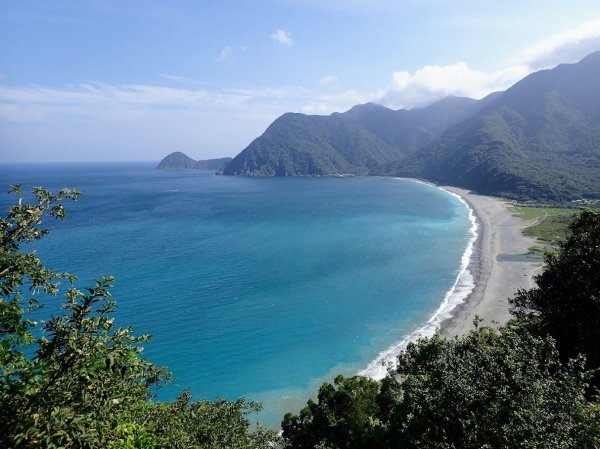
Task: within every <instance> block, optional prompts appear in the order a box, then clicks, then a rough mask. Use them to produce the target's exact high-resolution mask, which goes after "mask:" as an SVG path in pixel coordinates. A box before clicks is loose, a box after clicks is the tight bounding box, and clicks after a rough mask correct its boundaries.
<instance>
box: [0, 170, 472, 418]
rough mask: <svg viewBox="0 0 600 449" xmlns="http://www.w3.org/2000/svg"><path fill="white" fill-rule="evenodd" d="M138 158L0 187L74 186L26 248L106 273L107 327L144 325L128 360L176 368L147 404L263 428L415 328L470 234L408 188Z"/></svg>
mask: <svg viewBox="0 0 600 449" xmlns="http://www.w3.org/2000/svg"><path fill="white" fill-rule="evenodd" d="M154 165H155V164H149V163H127V164H124V163H118V164H117V163H114V164H107V163H97V164H91V163H90V164H30V165H21V164H10V165H8V164H3V165H0V188H2V189H4V191H7V190H8V186H9V184H13V183H22V184H23V186H24V187H26V188H28V189H29V188H30V187H31V186H32V185H41V186H43V187H45V188H50V189H57V188H60V187H64V186H67V187H77V188H78V189H80V190H81V191H82V192H83V193H84V195H83V196H82V197H81V199H80V200H79V201H77V202H76V203H70V204H67V205H66V206H67V208H68V218H67V220H66V221H65V222H57V223H55V222H51V223H49V226H50V227H51V229H52V232H51V233H50V235H49V236H48V237H47V238H45V239H44V240H42V241H41V242H39V243H36V244H35V245H34V246H33V247H34V248H35V249H37V251H38V252H39V254H40V255H41V257H42V260H44V261H45V262H46V264H47V265H49V266H50V267H51V268H53V269H56V270H66V271H71V272H74V273H76V274H77V275H79V277H80V284H79V285H80V286H85V285H89V284H90V283H91V282H92V281H93V279H95V278H97V277H99V276H101V275H102V274H112V275H114V276H115V277H116V286H115V288H114V290H113V294H114V297H115V299H116V300H117V301H118V303H119V310H118V314H117V320H118V321H120V323H121V324H123V325H129V324H131V325H133V326H134V328H135V330H136V331H137V333H139V334H141V333H144V334H146V333H148V334H152V335H153V341H152V343H151V344H149V345H148V346H147V348H146V349H145V351H144V354H145V355H146V357H148V358H149V359H151V360H152V361H154V362H155V363H157V364H161V365H167V366H168V367H169V368H170V369H171V370H172V371H173V373H174V375H175V377H176V381H175V383H174V384H173V385H170V386H168V387H167V388H164V389H161V390H160V391H159V392H158V394H159V397H160V398H162V399H165V400H169V399H173V398H174V397H175V396H176V395H177V394H178V393H179V392H181V390H182V389H183V388H184V387H190V389H191V391H192V393H193V395H194V396H195V397H197V398H201V397H203V398H204V397H206V398H215V397H217V396H222V397H226V398H230V399H233V398H237V397H239V396H244V397H247V398H251V399H255V400H258V401H262V402H263V403H264V406H265V411H264V412H263V413H262V414H261V416H260V417H259V419H260V420H262V421H263V422H265V423H267V424H269V425H276V424H277V423H278V422H279V421H280V419H281V417H282V415H283V413H284V412H285V411H297V409H298V408H299V407H300V406H301V405H302V404H303V403H304V402H305V401H306V399H307V398H308V397H309V396H310V395H311V394H314V393H315V392H316V389H317V387H318V386H319V385H320V383H321V382H322V381H324V380H326V379H331V377H332V376H333V375H334V374H336V373H344V374H354V373H356V372H358V371H360V370H363V369H365V368H366V367H367V366H368V365H369V363H370V362H371V361H373V360H374V359H376V358H377V356H378V354H380V353H381V352H382V351H384V350H385V349H386V348H389V347H390V346H392V345H394V344H396V343H397V342H399V341H400V340H402V339H403V338H404V337H405V336H406V335H407V334H409V333H410V332H412V331H414V330H415V329H416V328H418V327H420V326H422V325H423V324H424V323H426V322H427V320H428V319H429V317H430V316H431V315H432V314H434V313H435V312H436V310H437V309H438V307H439V305H440V303H441V302H442V299H443V298H444V296H445V295H446V293H447V292H448V291H449V290H450V289H451V288H452V286H453V284H454V283H455V281H456V278H457V274H458V272H459V270H460V268H461V258H462V257H463V254H464V252H465V248H466V247H467V245H468V242H469V239H470V237H471V234H470V228H471V222H470V220H469V212H468V209H467V208H466V207H465V205H464V204H462V203H461V202H460V201H459V200H458V199H457V198H456V197H454V196H452V195H450V194H448V193H447V192H444V191H442V190H439V189H437V188H435V187H431V186H427V185H423V184H420V183H416V182H413V181H408V180H398V179H388V178H370V177H346V178H241V177H226V176H216V175H214V174H213V173H211V172H202V171H181V172H163V171H157V170H154V169H153V166H154ZM0 203H1V205H2V208H3V211H5V210H6V207H7V206H8V205H9V204H11V198H10V197H9V196H8V195H2V196H1V198H0ZM53 307H55V305H53V306H50V307H48V308H47V313H50V312H51V311H52V310H56V309H53Z"/></svg>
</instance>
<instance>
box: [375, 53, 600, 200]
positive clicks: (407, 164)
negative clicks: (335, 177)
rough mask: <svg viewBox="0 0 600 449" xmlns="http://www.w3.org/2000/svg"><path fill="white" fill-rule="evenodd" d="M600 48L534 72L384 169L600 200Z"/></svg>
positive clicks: (522, 192)
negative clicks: (573, 62) (565, 62)
mask: <svg viewBox="0 0 600 449" xmlns="http://www.w3.org/2000/svg"><path fill="white" fill-rule="evenodd" d="M599 75H600V52H596V53H593V54H591V55H589V56H588V57H586V58H584V59H583V60H582V61H581V62H579V63H577V64H563V65H559V66H558V67H556V68H554V69H551V70H543V71H540V72H536V73H533V74H531V75H529V76H527V77H525V78H524V79H523V80H521V81H519V82H518V83H516V84H515V85H514V86H513V87H511V88H510V89H508V90H507V91H505V92H503V93H502V94H501V95H498V96H497V97H496V98H494V99H493V100H492V101H491V102H489V104H487V105H485V106H484V107H482V108H481V110H480V111H478V112H477V113H475V114H474V115H473V116H472V117H470V118H469V119H467V120H465V121H463V122H461V123H459V124H457V125H455V126H453V127H451V128H449V129H448V130H447V131H445V132H444V133H443V134H442V135H441V136H440V138H438V139H436V140H435V141H434V142H432V143H431V144H429V145H427V146H425V147H423V148H422V149H420V150H419V151H417V152H416V153H415V154H414V155H412V156H411V157H410V158H408V159H406V160H404V161H398V162H397V163H396V164H391V167H390V166H388V168H387V169H385V170H383V172H384V173H386V174H391V175H396V176H415V177H419V178H424V179H428V180H430V181H434V182H439V183H442V184H451V185H457V186H461V187H467V188H470V189H473V190H475V191H477V192H480V193H484V194H492V195H500V196H506V197H510V198H518V199H541V200H549V201H565V200H572V199H578V198H581V197H584V198H585V197H587V198H599V197H600V76H599Z"/></svg>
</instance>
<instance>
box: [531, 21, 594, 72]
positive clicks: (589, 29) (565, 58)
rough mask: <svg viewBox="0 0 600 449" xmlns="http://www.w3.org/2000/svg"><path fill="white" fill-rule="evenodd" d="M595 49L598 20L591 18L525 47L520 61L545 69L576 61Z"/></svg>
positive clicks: (536, 68) (534, 67)
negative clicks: (575, 26) (570, 28)
mask: <svg viewBox="0 0 600 449" xmlns="http://www.w3.org/2000/svg"><path fill="white" fill-rule="evenodd" d="M597 50H600V20H593V21H590V22H586V23H583V24H581V25H579V26H578V27H577V28H574V29H572V30H569V31H566V32H564V33H560V34H557V35H556V36H553V37H551V38H549V39H546V40H544V41H541V42H538V43H537V44H534V45H532V46H530V47H528V48H526V49H525V50H524V51H523V52H522V53H521V61H522V62H523V63H524V64H526V65H528V66H529V67H530V68H531V69H535V70H538V69H545V68H549V67H554V66H556V65H557V64H561V63H572V62H577V61H579V60H580V59H582V58H583V57H585V56H586V55H588V54H590V53H592V52H594V51H597Z"/></svg>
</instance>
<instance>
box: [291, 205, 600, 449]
mask: <svg viewBox="0 0 600 449" xmlns="http://www.w3.org/2000/svg"><path fill="white" fill-rule="evenodd" d="M569 231H570V233H569V236H568V238H567V239H566V240H565V241H563V242H561V243H559V247H558V252H557V253H553V254H548V255H547V259H546V268H545V270H544V272H543V273H542V274H541V275H539V276H538V277H537V279H536V281H537V287H536V288H534V289H532V290H529V291H525V290H521V291H519V292H518V294H517V295H516V296H515V298H514V299H513V300H512V303H513V307H514V309H515V313H516V315H517V316H518V319H516V320H512V321H510V322H509V323H508V324H507V325H505V326H504V327H502V328H501V329H499V330H493V329H490V328H476V329H475V330H474V331H472V332H471V333H470V334H468V335H466V336H464V337H461V338H455V339H445V338H442V337H440V336H439V335H435V336H434V337H432V338H425V339H421V340H419V341H418V342H416V343H411V344H409V346H408V348H407V349H406V351H405V352H404V353H402V354H401V355H400V357H399V363H398V367H397V369H396V371H395V372H393V373H391V374H390V375H389V376H388V377H387V378H385V379H384V380H383V381H382V383H381V384H380V387H379V389H377V388H376V387H375V385H374V384H373V383H372V381H369V380H367V379H363V380H361V379H360V378H358V377H355V378H351V381H350V380H347V379H343V378H338V379H336V384H335V386H332V385H329V384H324V385H323V387H322V388H321V390H320V392H319V402H318V404H315V403H313V402H309V403H308V407H306V408H305V409H303V410H302V411H301V412H300V414H299V415H298V416H294V415H291V414H288V415H286V417H285V418H284V421H283V429H284V433H283V436H284V439H285V443H286V447H288V448H302V449H304V448H312V447H327V448H330V449H337V448H391V447H394V448H406V449H410V448H415V449H416V448H439V449H442V448H443V449H451V448H456V449H459V448H461V449H463V448H464V449H469V448H473V449H475V448H490V449H491V448H494V449H496V448H498V449H509V448H536V449H545V448H547V449H556V448H558V449H562V448H564V449H576V448H577V449H588V448H589V449H592V448H597V447H600V405H599V404H600V403H599V402H598V393H597V390H595V389H594V388H593V382H594V376H596V377H595V381H596V382H598V377H597V376H598V368H600V360H599V358H598V357H600V355H599V351H598V348H600V326H599V322H600V305H599V298H600V212H598V211H596V212H593V211H584V212H582V213H581V214H580V215H579V216H578V217H577V218H576V219H575V220H574V221H573V222H572V224H571V225H570V226H569ZM596 385H598V384H596ZM365 386H370V387H369V388H365ZM336 387H337V388H336ZM338 395H341V396H342V397H343V398H352V400H342V401H338V400H336V399H337V397H338ZM346 404H349V406H347V407H346V406H345V405H346ZM354 410H355V411H354Z"/></svg>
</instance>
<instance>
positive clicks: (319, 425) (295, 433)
mask: <svg viewBox="0 0 600 449" xmlns="http://www.w3.org/2000/svg"><path fill="white" fill-rule="evenodd" d="M378 393H379V384H378V383H377V382H376V381H374V380H371V379H367V378H366V377H362V376H354V377H349V378H346V377H344V376H341V375H340V376H337V377H336V378H335V380H334V382H333V384H330V383H324V384H323V385H322V386H321V388H320V389H319V395H318V400H317V402H316V403H315V402H314V401H312V400H309V401H308V403H307V406H306V407H304V408H303V409H302V410H301V411H300V414H299V415H293V414H291V413H288V414H286V415H285V417H284V418H283V423H282V425H281V427H282V430H283V437H284V438H285V440H286V442H287V443H288V447H293V448H302V449H308V448H314V447H321V448H331V449H334V448H363V447H364V448H367V447H370V448H376V447H377V446H376V444H377V443H376V442H377V440H378V435H379V433H380V432H381V430H382V426H381V425H380V422H379V420H378V419H377V414H378V403H377V396H378Z"/></svg>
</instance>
